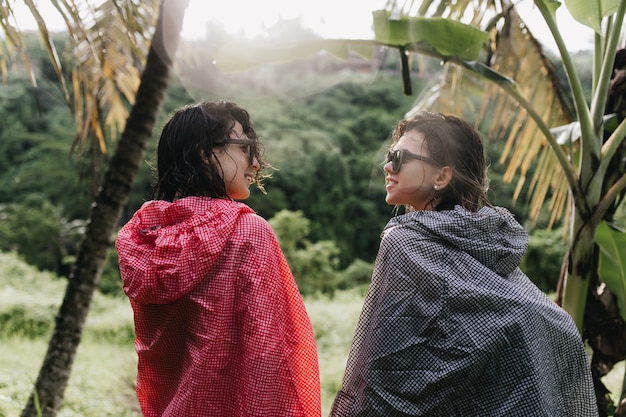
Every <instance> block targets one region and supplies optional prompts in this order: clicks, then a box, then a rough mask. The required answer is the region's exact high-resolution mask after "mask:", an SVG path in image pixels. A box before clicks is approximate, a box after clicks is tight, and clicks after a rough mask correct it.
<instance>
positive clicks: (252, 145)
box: [217, 138, 257, 165]
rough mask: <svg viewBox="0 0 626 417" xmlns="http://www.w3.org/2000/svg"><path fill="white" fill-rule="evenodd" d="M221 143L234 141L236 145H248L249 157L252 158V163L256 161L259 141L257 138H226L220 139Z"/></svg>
mask: <svg viewBox="0 0 626 417" xmlns="http://www.w3.org/2000/svg"><path fill="white" fill-rule="evenodd" d="M217 143H219V144H230V143H233V144H235V145H248V146H249V149H248V158H249V159H250V165H252V164H253V163H254V158H255V157H256V156H257V141H256V140H255V139H232V138H226V139H222V140H220V141H218V142H217Z"/></svg>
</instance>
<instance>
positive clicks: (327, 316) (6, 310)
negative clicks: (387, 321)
mask: <svg viewBox="0 0 626 417" xmlns="http://www.w3.org/2000/svg"><path fill="white" fill-rule="evenodd" d="M64 291H65V283H64V281H63V280H61V279H59V278H57V277H55V276H53V275H51V274H47V273H42V272H39V271H37V270H36V269H34V268H32V267H30V266H28V265H26V264H24V263H23V262H21V261H20V260H19V259H17V257H16V256H14V255H12V254H3V253H0V417H18V416H19V415H20V413H21V410H22V408H23V407H24V405H25V404H26V401H27V399H28V396H29V395H30V392H31V388H32V385H33V383H34V380H35V379H36V378H37V374H38V372H39V368H40V366H41V362H42V360H43V357H44V355H45V352H46V347H47V343H48V339H49V334H50V331H51V329H52V325H53V321H54V316H55V314H56V312H57V310H58V306H59V303H60V302H61V299H62V297H63V293H64ZM363 295H364V289H363V288H359V289H353V290H349V291H339V292H337V293H336V294H335V296H334V297H333V298H329V297H325V296H319V297H309V298H306V299H305V303H306V306H307V310H308V312H309V315H310V317H311V321H312V323H313V328H314V330H315V335H316V339H317V348H318V354H319V362H320V379H321V383H322V415H324V416H327V415H328V413H329V411H330V407H331V405H332V401H333V399H334V397H335V395H336V393H337V391H338V390H339V388H340V386H341V379H342V377H343V371H344V368H345V364H346V359H347V355H348V350H349V348H350V343H351V341H352V335H353V333H354V328H355V326H356V321H357V319H358V316H359V313H360V310H361V306H362V302H363ZM133 338H134V332H133V323H132V311H131V309H130V305H129V303H128V301H127V300H126V299H115V298H108V297H104V296H101V295H100V294H96V296H95V297H94V300H93V304H92V308H91V311H90V314H89V317H88V319H87V323H86V326H85V332H84V336H83V340H82V342H81V344H80V346H79V348H78V352H77V356H76V360H75V362H74V366H73V369H72V373H71V376H70V380H69V383H68V387H67V389H66V391H65V397H64V403H63V406H62V407H61V409H60V411H59V414H58V416H59V417H79V416H80V417H140V416H141V413H140V412H139V411H138V405H137V400H136V397H135V392H134V385H133V384H134V379H135V372H136V366H137V360H136V355H135V351H134V347H133ZM623 376H624V362H621V363H620V364H618V365H617V366H616V367H615V368H614V370H613V371H612V372H611V373H610V374H609V375H607V376H606V377H605V378H604V383H605V384H606V385H607V386H608V387H609V389H611V390H612V392H613V393H614V401H616V400H617V398H616V397H617V396H618V395H619V389H620V387H621V383H622V378H623Z"/></svg>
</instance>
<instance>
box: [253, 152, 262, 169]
mask: <svg viewBox="0 0 626 417" xmlns="http://www.w3.org/2000/svg"><path fill="white" fill-rule="evenodd" d="M252 168H254V170H255V171H258V170H259V169H260V168H261V165H260V164H259V160H258V159H257V157H256V156H255V157H253V158H252Z"/></svg>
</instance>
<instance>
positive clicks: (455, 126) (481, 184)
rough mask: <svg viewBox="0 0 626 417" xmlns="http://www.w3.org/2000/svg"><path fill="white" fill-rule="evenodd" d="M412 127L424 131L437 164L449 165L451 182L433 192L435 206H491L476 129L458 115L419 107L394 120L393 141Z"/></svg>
mask: <svg viewBox="0 0 626 417" xmlns="http://www.w3.org/2000/svg"><path fill="white" fill-rule="evenodd" d="M412 130H415V131H418V132H420V133H422V134H423V135H424V142H425V143H426V147H427V148H428V154H429V156H430V157H431V158H432V159H434V160H435V162H437V165H439V166H440V167H444V166H449V167H450V168H451V169H452V180H451V181H450V184H448V186H447V187H445V188H444V189H442V190H439V191H437V192H436V195H435V200H434V201H435V206H433V209H434V210H449V209H452V208H454V206H455V205H457V204H458V205H460V206H462V207H464V208H465V209H466V210H468V211H472V212H475V211H478V210H479V209H480V208H481V207H483V206H491V203H490V202H489V199H488V198H487V195H486V192H487V188H488V184H489V180H488V178H487V162H486V160H485V153H484V148H483V141H482V138H481V137H480V134H479V133H478V132H477V131H476V129H474V128H473V127H472V126H471V125H470V124H469V123H467V122H466V121H464V120H462V119H459V118H458V117H454V116H448V115H444V114H442V113H430V112H425V111H421V112H418V113H416V114H415V115H413V116H410V117H408V118H406V119H403V120H401V121H399V122H398V123H397V124H396V126H395V128H394V131H393V134H392V140H393V143H394V144H395V143H396V142H398V140H400V137H401V136H402V135H403V134H404V133H405V132H408V131H412ZM392 146H393V145H392Z"/></svg>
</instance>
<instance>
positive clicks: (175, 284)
mask: <svg viewBox="0 0 626 417" xmlns="http://www.w3.org/2000/svg"><path fill="white" fill-rule="evenodd" d="M244 213H253V210H252V209H251V208H250V207H248V206H247V205H245V204H243V203H236V202H233V201H227V200H219V199H211V198H204V197H188V198H184V199H181V200H177V201H175V202H173V203H170V202H167V201H160V200H159V201H149V202H147V203H144V205H143V206H142V207H141V208H140V209H139V210H138V211H137V213H135V215H134V216H133V218H132V219H131V220H130V221H129V222H128V223H127V224H126V225H125V226H124V227H123V228H122V230H121V231H120V232H119V234H118V236H117V240H116V248H117V251H118V256H119V265H120V272H121V276H122V282H123V285H124V292H125V293H126V295H127V296H128V297H129V298H130V299H131V300H133V301H135V302H139V303H146V304H162V303H169V302H172V301H175V300H177V299H180V298H181V297H182V296H184V295H185V294H187V293H189V291H191V290H192V289H193V288H195V287H196V286H197V285H198V283H199V282H201V281H202V280H203V279H204V278H205V277H206V275H207V273H208V271H209V270H210V269H211V267H212V266H213V263H214V262H215V261H216V259H217V258H218V256H219V254H220V252H221V251H222V249H223V247H224V245H225V244H226V242H227V241H228V239H229V238H230V237H231V235H232V234H233V231H234V230H235V227H236V224H237V221H238V219H239V216H240V215H242V214H244ZM183 278H184V279H183Z"/></svg>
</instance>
